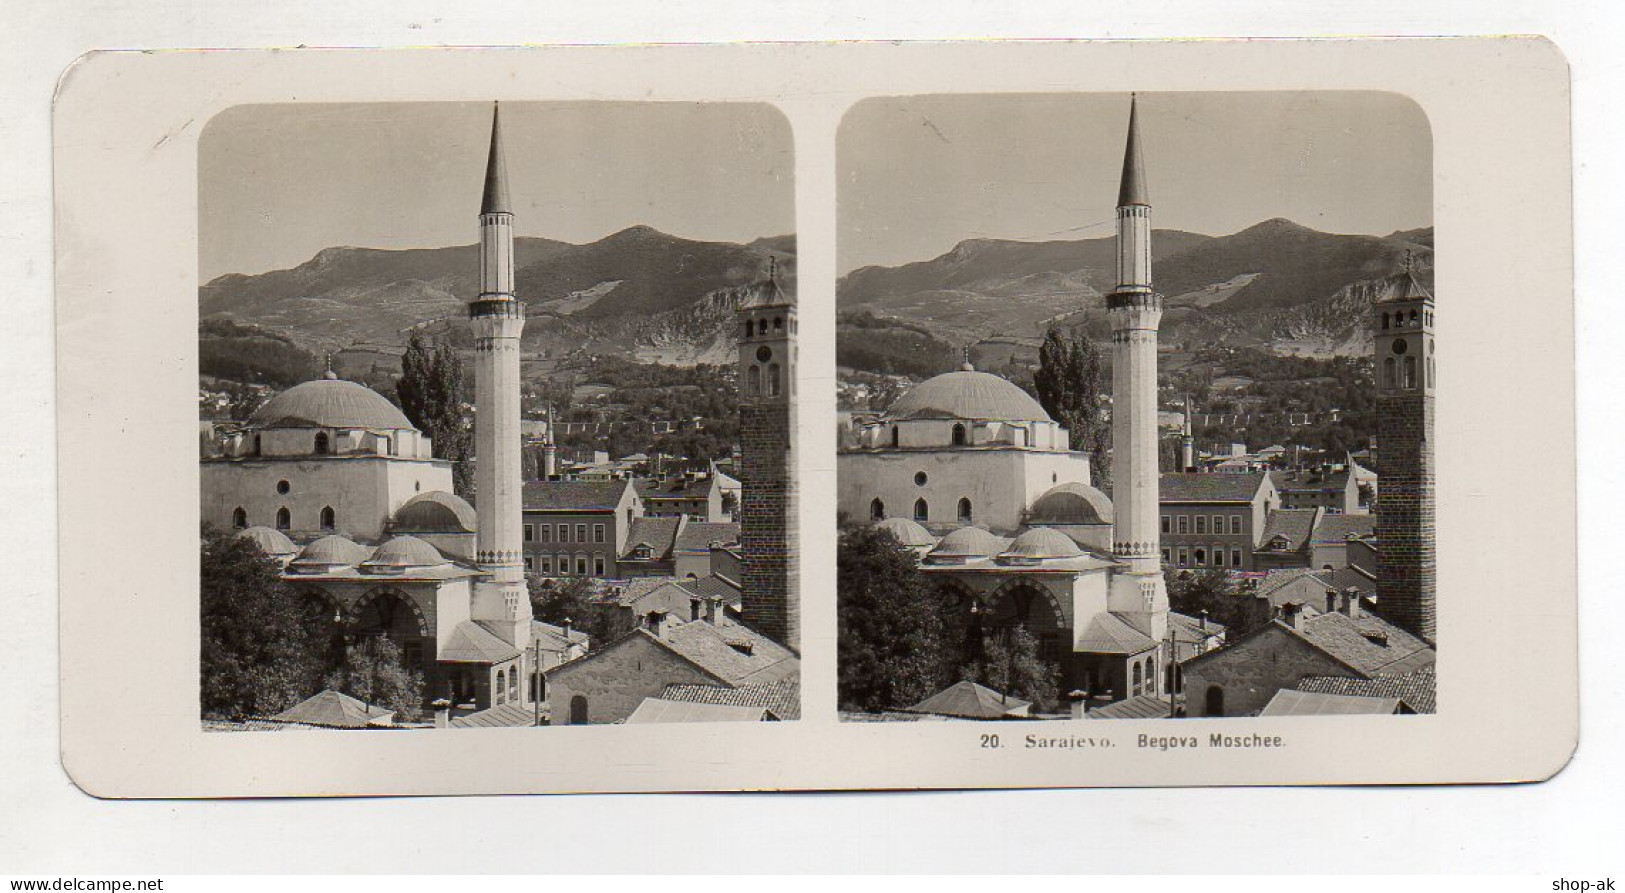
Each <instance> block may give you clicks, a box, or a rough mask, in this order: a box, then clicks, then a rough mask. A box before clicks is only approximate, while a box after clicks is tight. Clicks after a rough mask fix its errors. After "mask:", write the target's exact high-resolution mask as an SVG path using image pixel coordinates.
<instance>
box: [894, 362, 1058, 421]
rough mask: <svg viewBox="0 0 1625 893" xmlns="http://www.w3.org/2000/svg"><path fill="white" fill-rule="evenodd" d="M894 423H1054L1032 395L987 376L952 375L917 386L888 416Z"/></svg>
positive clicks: (981, 374) (963, 372)
mask: <svg viewBox="0 0 1625 893" xmlns="http://www.w3.org/2000/svg"><path fill="white" fill-rule="evenodd" d="M886 415H887V417H889V418H892V419H991V420H996V421H1004V422H1049V421H1054V420H1053V419H1051V418H1050V416H1049V413H1047V412H1045V411H1044V407H1042V406H1040V405H1038V401H1037V400H1034V399H1033V398H1032V395H1030V394H1028V393H1027V392H1026V391H1023V390H1022V389H1021V388H1018V387H1016V386H1015V385H1013V384H1011V383H1010V382H1008V381H1005V380H1004V379H1002V378H1000V377H999V376H997V375H992V374H990V373H987V372H967V371H964V370H961V371H959V372H948V373H945V374H943V375H938V376H937V377H936V378H931V379H927V380H925V381H922V382H920V383H919V384H917V385H915V386H914V387H913V388H912V389H911V390H909V392H908V393H906V394H904V395H903V396H901V397H899V398H897V402H895V403H893V404H892V407H891V409H890V410H889V411H888V412H887V413H886Z"/></svg>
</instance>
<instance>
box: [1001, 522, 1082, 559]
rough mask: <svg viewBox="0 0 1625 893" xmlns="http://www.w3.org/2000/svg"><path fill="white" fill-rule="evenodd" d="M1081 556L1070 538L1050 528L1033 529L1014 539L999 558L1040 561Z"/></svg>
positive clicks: (1076, 545) (1080, 550)
mask: <svg viewBox="0 0 1625 893" xmlns="http://www.w3.org/2000/svg"><path fill="white" fill-rule="evenodd" d="M1082 554H1083V550H1082V549H1080V548H1078V544H1077V543H1075V542H1073V541H1072V537H1069V536H1067V535H1066V534H1064V533H1062V532H1060V531H1059V530H1056V529H1054V528H1052V527H1034V528H1032V529H1031V530H1028V531H1027V532H1025V533H1023V534H1022V535H1021V536H1018V537H1016V538H1015V540H1014V541H1013V542H1011V543H1010V548H1008V549H1006V550H1004V552H1002V553H1000V555H999V557H1000V558H1014V559H1028V560H1042V559H1045V558H1076V557H1078V556H1079V555H1082Z"/></svg>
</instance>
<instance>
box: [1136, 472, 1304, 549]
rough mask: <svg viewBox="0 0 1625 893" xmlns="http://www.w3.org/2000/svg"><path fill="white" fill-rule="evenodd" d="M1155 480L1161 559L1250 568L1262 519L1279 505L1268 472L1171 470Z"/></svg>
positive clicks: (1262, 529) (1277, 496)
mask: <svg viewBox="0 0 1625 893" xmlns="http://www.w3.org/2000/svg"><path fill="white" fill-rule="evenodd" d="M1160 485H1161V492H1160V497H1159V498H1160V502H1161V514H1162V537H1161V539H1162V561H1163V564H1165V565H1171V566H1174V567H1188V568H1197V567H1224V568H1230V569H1233V570H1252V569H1253V552H1254V549H1255V547H1256V546H1257V545H1258V542H1259V537H1260V535H1261V534H1262V533H1263V531H1264V525H1265V520H1266V518H1267V517H1268V515H1269V513H1270V512H1271V511H1273V510H1275V509H1276V508H1277V507H1279V505H1280V497H1279V495H1278V494H1277V493H1276V492H1275V483H1274V481H1273V480H1272V479H1271V477H1270V475H1268V474H1265V473H1238V474H1200V473H1183V472H1173V473H1167V474H1164V475H1162V478H1161V482H1160Z"/></svg>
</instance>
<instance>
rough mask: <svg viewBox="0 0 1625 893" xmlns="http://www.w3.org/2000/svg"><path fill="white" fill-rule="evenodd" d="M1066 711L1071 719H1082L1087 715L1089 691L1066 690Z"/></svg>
mask: <svg viewBox="0 0 1625 893" xmlns="http://www.w3.org/2000/svg"><path fill="white" fill-rule="evenodd" d="M1066 700H1067V702H1068V704H1067V706H1068V713H1069V714H1070V718H1071V719H1084V718H1085V717H1087V716H1088V715H1089V693H1088V692H1086V691H1070V692H1067V695H1066Z"/></svg>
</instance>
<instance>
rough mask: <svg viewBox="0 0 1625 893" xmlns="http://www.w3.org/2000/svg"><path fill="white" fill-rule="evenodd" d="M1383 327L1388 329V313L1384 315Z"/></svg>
mask: <svg viewBox="0 0 1625 893" xmlns="http://www.w3.org/2000/svg"><path fill="white" fill-rule="evenodd" d="M1382 327H1383V328H1385V329H1386V328H1388V314H1386V313H1384V314H1383V315H1382Z"/></svg>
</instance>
